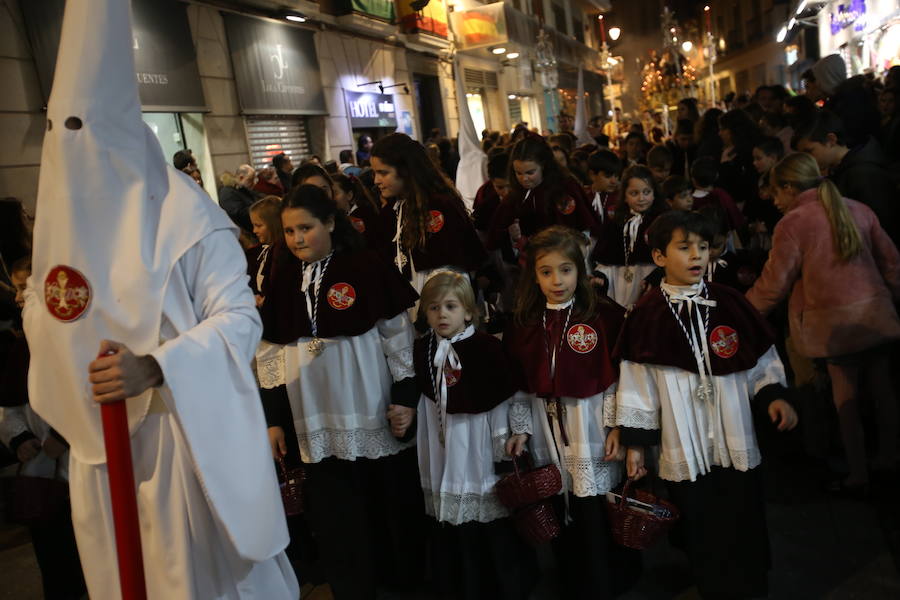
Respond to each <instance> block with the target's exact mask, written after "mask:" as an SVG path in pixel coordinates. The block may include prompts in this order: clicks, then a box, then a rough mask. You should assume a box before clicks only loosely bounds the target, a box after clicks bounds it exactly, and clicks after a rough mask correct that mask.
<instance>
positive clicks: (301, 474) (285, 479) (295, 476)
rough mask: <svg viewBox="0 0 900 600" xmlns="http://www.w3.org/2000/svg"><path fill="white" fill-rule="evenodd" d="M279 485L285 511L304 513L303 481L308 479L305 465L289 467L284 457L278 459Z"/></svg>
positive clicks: (294, 513)
mask: <svg viewBox="0 0 900 600" xmlns="http://www.w3.org/2000/svg"><path fill="white" fill-rule="evenodd" d="M278 475H279V477H278V479H279V481H278V486H279V487H280V488H281V502H282V503H283V504H284V512H285V514H286V515H288V516H291V517H292V516H294V515H299V514H302V513H303V482H304V481H305V480H306V471H305V470H304V469H303V467H295V468H293V469H289V468H288V467H287V466H286V465H285V464H284V459H283V458H279V459H278Z"/></svg>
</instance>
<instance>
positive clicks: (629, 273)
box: [625, 267, 634, 283]
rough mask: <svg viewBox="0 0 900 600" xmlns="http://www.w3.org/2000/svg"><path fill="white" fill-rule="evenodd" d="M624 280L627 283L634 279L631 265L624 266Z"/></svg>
mask: <svg viewBox="0 0 900 600" xmlns="http://www.w3.org/2000/svg"><path fill="white" fill-rule="evenodd" d="M625 281H627V282H628V283H631V282H632V281H634V271H633V270H632V268H631V267H625Z"/></svg>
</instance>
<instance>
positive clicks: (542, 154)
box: [488, 134, 597, 250]
mask: <svg viewBox="0 0 900 600" xmlns="http://www.w3.org/2000/svg"><path fill="white" fill-rule="evenodd" d="M509 160H510V168H509V183H510V188H511V190H510V193H509V195H508V196H507V197H506V199H505V200H504V201H503V203H502V204H501V205H500V208H498V209H497V212H496V213H495V214H494V219H493V221H492V222H491V230H490V237H489V241H488V246H489V247H490V248H492V249H496V248H501V247H502V246H503V243H504V240H503V238H504V237H505V236H507V235H508V236H509V237H510V239H511V240H512V242H513V244H514V245H515V246H516V248H518V249H519V250H521V249H522V248H524V247H525V243H526V242H527V240H528V238H529V237H531V236H533V235H535V234H536V233H538V232H540V231H541V230H543V229H546V228H547V227H550V226H551V225H565V226H568V227H571V228H573V229H576V230H577V231H584V232H587V231H591V232H595V233H596V229H597V224H596V220H595V219H594V216H593V215H592V213H591V207H590V203H589V202H588V200H587V198H586V196H585V193H584V188H582V187H581V184H580V183H579V182H578V181H577V180H576V179H575V178H574V177H573V176H572V175H571V174H570V173H569V172H568V171H567V170H565V168H564V167H561V166H560V164H559V163H558V162H556V159H555V158H554V156H553V150H552V149H551V148H550V146H549V145H548V144H547V142H546V141H545V140H544V138H542V137H541V136H539V135H536V134H528V135H527V136H526V137H524V138H523V139H521V140H519V142H518V143H516V145H515V146H514V147H513V150H512V153H511V154H510V157H509Z"/></svg>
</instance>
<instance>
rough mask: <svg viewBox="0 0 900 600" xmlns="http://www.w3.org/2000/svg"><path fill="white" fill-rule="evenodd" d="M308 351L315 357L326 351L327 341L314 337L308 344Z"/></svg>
mask: <svg viewBox="0 0 900 600" xmlns="http://www.w3.org/2000/svg"><path fill="white" fill-rule="evenodd" d="M306 351H307V352H309V353H310V354H312V355H313V357H316V356H319V355H320V354H322V352H324V351H325V342H323V341H322V340H320V339H319V338H313V339H311V340H310V341H309V342H308V343H307V344H306Z"/></svg>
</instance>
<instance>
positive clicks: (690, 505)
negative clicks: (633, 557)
mask: <svg viewBox="0 0 900 600" xmlns="http://www.w3.org/2000/svg"><path fill="white" fill-rule="evenodd" d="M648 237H649V243H650V247H651V249H652V256H653V260H654V262H655V263H656V264H657V265H658V266H660V267H662V268H664V269H665V272H666V275H665V279H664V280H663V281H662V283H661V284H660V287H659V288H655V289H653V290H651V291H649V292H648V293H647V294H645V295H644V296H643V297H642V298H641V299H640V301H638V303H637V304H636V305H635V307H634V310H633V311H632V312H631V314H630V315H629V316H628V318H627V319H626V321H625V325H624V327H623V330H622V334H621V336H620V338H619V342H618V348H617V354H618V356H619V358H620V359H621V363H620V373H619V387H618V390H617V393H616V424H617V425H618V426H619V427H620V428H621V442H622V444H624V445H625V446H628V454H627V459H626V462H627V467H628V476H629V477H632V478H635V479H638V478H640V477H642V476H643V475H644V474H646V472H647V471H646V469H645V467H644V447H645V446H652V445H656V444H659V446H660V456H659V477H660V478H661V479H663V480H665V482H666V484H667V488H668V490H669V494H670V497H671V499H672V501H673V502H674V503H675V505H676V506H677V507H678V509H679V511H680V513H681V520H680V523H679V526H680V527H681V530H682V531H681V533H682V535H683V541H684V544H685V550H686V552H687V555H688V558H689V560H690V562H691V567H692V571H693V574H694V578H695V582H696V584H697V588H698V589H699V591H700V595H701V596H702V597H704V598H713V597H722V598H724V597H728V598H750V597H757V596H765V595H766V593H767V590H768V582H767V572H768V570H769V566H770V557H769V542H768V534H767V528H766V519H765V509H764V502H763V493H762V485H761V478H760V469H758V468H757V467H758V466H759V464H760V462H761V456H760V451H759V445H758V444H757V440H756V433H755V431H754V421H753V412H752V410H751V409H752V408H753V407H759V408H760V409H763V410H766V411H767V412H768V415H769V417H770V418H771V420H772V422H773V423H775V424H776V425H777V427H778V429H779V430H780V431H784V430H788V429H792V428H793V427H794V426H795V425H796V423H797V415H796V413H795V412H794V409H793V408H791V406H790V405H789V404H788V403H787V402H786V401H784V400H783V399H782V398H784V396H785V392H786V391H787V390H786V389H785V387H784V382H785V377H784V366H783V365H782V364H781V360H780V359H779V358H778V354H777V353H776V351H775V347H774V345H773V341H774V339H773V335H772V332H771V330H770V328H769V326H768V323H767V322H766V321H765V320H764V319H763V318H762V317H761V316H760V314H759V313H758V312H757V311H756V310H755V309H754V308H753V307H752V306H751V305H750V304H749V303H748V302H747V301H746V300H745V299H744V297H743V296H742V295H741V294H740V293H738V292H737V291H735V290H733V289H731V288H728V287H725V286H722V285H719V284H716V283H705V282H704V281H703V274H704V273H705V271H706V267H707V263H708V262H709V242H710V239H711V238H712V232H711V231H710V229H709V224H708V221H707V220H706V219H704V218H703V217H702V216H701V215H698V214H697V213H689V212H685V211H669V212H667V213H665V214H663V215H661V216H660V217H659V218H658V219H657V220H656V221H655V222H654V223H653V226H652V227H651V228H650V230H649V234H648Z"/></svg>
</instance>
